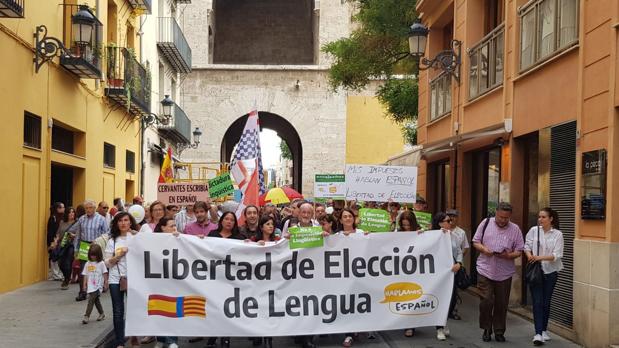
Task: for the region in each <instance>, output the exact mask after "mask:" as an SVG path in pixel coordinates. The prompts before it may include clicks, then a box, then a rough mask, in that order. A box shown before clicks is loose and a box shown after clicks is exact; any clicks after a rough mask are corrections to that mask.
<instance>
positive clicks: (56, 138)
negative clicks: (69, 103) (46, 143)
mask: <svg viewBox="0 0 619 348" xmlns="http://www.w3.org/2000/svg"><path fill="white" fill-rule="evenodd" d="M74 140H75V139H74V137H73V132H72V131H71V130H69V129H66V128H63V127H61V126H59V125H57V124H56V123H54V127H53V128H52V149H54V150H56V151H62V152H65V153H71V154H74V153H75V151H74V149H75V148H74Z"/></svg>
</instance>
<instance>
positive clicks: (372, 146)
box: [346, 96, 404, 164]
mask: <svg viewBox="0 0 619 348" xmlns="http://www.w3.org/2000/svg"><path fill="white" fill-rule="evenodd" d="M346 105H347V109H346V163H348V164H382V163H385V162H386V161H387V160H388V159H389V158H390V157H392V156H394V155H396V154H399V153H401V152H402V150H403V149H404V138H403V137H402V132H401V130H400V127H399V126H398V125H397V124H395V123H393V122H392V121H391V120H390V119H388V118H387V117H385V107H384V106H383V105H382V104H381V103H380V101H378V99H377V98H376V97H374V96H348V98H347V103H346Z"/></svg>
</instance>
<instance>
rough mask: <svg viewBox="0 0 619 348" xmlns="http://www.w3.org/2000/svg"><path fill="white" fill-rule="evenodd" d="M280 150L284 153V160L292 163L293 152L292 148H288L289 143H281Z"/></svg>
mask: <svg viewBox="0 0 619 348" xmlns="http://www.w3.org/2000/svg"><path fill="white" fill-rule="evenodd" d="M279 150H280V151H281V152H282V158H284V159H287V160H291V161H292V152H290V148H289V147H288V143H286V142H285V141H283V140H282V141H281V142H280V143H279Z"/></svg>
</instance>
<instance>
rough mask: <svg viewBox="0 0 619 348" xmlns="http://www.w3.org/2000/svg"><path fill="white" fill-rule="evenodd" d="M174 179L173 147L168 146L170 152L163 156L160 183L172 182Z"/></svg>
mask: <svg viewBox="0 0 619 348" xmlns="http://www.w3.org/2000/svg"><path fill="white" fill-rule="evenodd" d="M173 181H174V171H173V169H172V148H171V147H168V152H167V153H166V155H165V157H164V158H163V164H162V165H161V173H159V183H161V184H163V183H170V182H173Z"/></svg>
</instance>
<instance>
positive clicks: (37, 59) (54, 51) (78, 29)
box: [33, 5, 96, 73]
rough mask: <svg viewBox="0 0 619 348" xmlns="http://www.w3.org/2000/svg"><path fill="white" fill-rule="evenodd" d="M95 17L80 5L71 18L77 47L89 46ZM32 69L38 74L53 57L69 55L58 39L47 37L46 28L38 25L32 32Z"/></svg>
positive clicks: (84, 6)
mask: <svg viewBox="0 0 619 348" xmlns="http://www.w3.org/2000/svg"><path fill="white" fill-rule="evenodd" d="M95 21H96V19H95V17H94V16H93V15H92V13H91V12H90V10H89V9H88V6H86V5H81V6H80V7H79V11H78V12H77V13H76V14H75V15H73V16H72V17H71V22H72V24H71V25H72V30H73V36H72V38H71V39H72V40H73V41H74V42H75V43H76V44H78V45H91V43H92V32H93V31H94V26H95ZM34 39H35V45H34V59H33V61H34V68H35V72H36V73H38V72H39V69H40V68H41V66H43V64H45V63H46V62H49V61H50V60H52V59H53V58H54V57H57V56H58V57H60V56H62V55H65V56H68V55H70V53H69V50H68V49H67V48H66V47H65V46H64V45H63V43H62V41H61V40H60V39H57V38H55V37H53V36H47V27H46V26H45V25H39V26H37V27H36V29H35V31H34Z"/></svg>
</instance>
